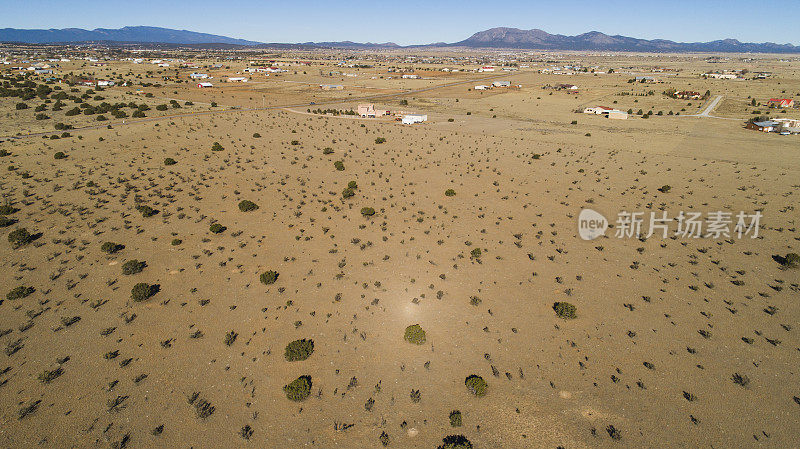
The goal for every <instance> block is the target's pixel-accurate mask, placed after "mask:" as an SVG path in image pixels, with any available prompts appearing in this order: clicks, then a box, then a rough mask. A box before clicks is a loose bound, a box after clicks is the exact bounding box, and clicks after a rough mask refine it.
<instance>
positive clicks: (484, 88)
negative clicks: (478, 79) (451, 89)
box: [475, 84, 490, 90]
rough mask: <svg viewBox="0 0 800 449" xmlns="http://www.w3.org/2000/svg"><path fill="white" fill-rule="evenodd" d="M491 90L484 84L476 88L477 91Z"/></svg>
mask: <svg viewBox="0 0 800 449" xmlns="http://www.w3.org/2000/svg"><path fill="white" fill-rule="evenodd" d="M489 89H490V87H489V86H486V85H484V84H481V85H480V86H475V90H489Z"/></svg>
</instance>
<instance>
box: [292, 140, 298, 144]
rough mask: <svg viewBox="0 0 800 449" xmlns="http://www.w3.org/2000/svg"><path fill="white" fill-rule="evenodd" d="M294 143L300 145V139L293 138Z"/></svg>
mask: <svg viewBox="0 0 800 449" xmlns="http://www.w3.org/2000/svg"><path fill="white" fill-rule="evenodd" d="M292 145H300V141H299V140H293V141H292Z"/></svg>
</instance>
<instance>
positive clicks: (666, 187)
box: [658, 185, 672, 193]
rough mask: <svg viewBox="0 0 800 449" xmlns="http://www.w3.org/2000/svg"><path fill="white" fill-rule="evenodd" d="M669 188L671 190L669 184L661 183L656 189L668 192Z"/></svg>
mask: <svg viewBox="0 0 800 449" xmlns="http://www.w3.org/2000/svg"><path fill="white" fill-rule="evenodd" d="M670 190H672V187H670V186H669V185H663V186H661V188H659V189H658V191H659V192H661V193H668V192H669V191H670Z"/></svg>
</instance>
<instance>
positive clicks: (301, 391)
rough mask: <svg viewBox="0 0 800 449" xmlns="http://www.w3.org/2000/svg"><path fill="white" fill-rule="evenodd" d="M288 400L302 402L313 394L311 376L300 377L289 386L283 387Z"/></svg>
mask: <svg viewBox="0 0 800 449" xmlns="http://www.w3.org/2000/svg"><path fill="white" fill-rule="evenodd" d="M283 391H284V393H286V398H288V399H289V400H290V401H295V402H300V401H303V400H305V399H306V398H307V397H308V395H310V394H311V376H300V377H298V378H297V379H295V380H293V381H292V382H291V383H290V384H289V385H286V386H284V387H283Z"/></svg>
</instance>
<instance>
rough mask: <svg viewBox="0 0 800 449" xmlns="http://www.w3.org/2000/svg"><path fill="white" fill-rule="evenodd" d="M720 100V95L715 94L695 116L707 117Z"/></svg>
mask: <svg viewBox="0 0 800 449" xmlns="http://www.w3.org/2000/svg"><path fill="white" fill-rule="evenodd" d="M720 100H722V95H717V96H716V97H715V98H714V99H713V100H712V101H711V103H709V105H708V106H707V107H706V108H705V110H703V112H701V113H699V114H697V117H708V116H709V114H711V112H712V111H714V108H716V107H717V105H718V104H719V102H720Z"/></svg>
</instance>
